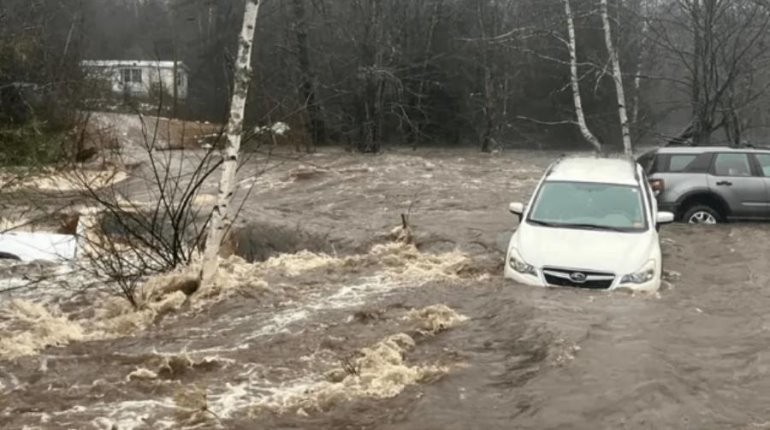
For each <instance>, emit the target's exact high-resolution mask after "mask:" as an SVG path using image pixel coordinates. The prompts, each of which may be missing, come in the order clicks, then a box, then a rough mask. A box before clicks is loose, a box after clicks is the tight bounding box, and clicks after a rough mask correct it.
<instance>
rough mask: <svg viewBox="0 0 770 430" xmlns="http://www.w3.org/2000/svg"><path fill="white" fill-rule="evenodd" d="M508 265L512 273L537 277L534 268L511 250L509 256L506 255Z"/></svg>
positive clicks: (514, 250) (516, 252)
mask: <svg viewBox="0 0 770 430" xmlns="http://www.w3.org/2000/svg"><path fill="white" fill-rule="evenodd" d="M508 265H509V266H510V267H511V269H513V270H514V271H516V272H518V273H521V274H522V275H533V276H537V271H536V270H535V267H534V266H532V265H531V264H528V263H527V262H525V261H524V259H523V258H521V255H520V254H519V252H518V251H516V249H513V248H512V249H511V251H510V253H509V255H508Z"/></svg>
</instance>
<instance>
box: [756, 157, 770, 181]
mask: <svg viewBox="0 0 770 430" xmlns="http://www.w3.org/2000/svg"><path fill="white" fill-rule="evenodd" d="M755 155H756V157H757V161H759V167H760V168H761V169H762V175H764V176H767V177H770V154H755Z"/></svg>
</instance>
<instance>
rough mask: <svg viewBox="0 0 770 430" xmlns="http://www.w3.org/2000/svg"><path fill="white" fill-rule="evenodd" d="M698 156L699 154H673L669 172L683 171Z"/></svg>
mask: <svg viewBox="0 0 770 430" xmlns="http://www.w3.org/2000/svg"><path fill="white" fill-rule="evenodd" d="M696 158H698V156H697V155H694V154H693V155H689V154H688V155H672V156H671V160H670V161H669V165H668V171H669V172H683V171H684V170H685V169H687V167H688V166H689V165H690V163H692V162H693V161H695V159H696Z"/></svg>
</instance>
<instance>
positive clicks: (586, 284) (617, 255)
mask: <svg viewBox="0 0 770 430" xmlns="http://www.w3.org/2000/svg"><path fill="white" fill-rule="evenodd" d="M510 211H511V212H512V213H514V214H516V215H518V216H519V219H520V223H519V227H518V229H517V230H516V232H515V233H514V234H513V236H512V237H511V241H510V244H509V245H508V254H507V256H506V264H505V277H506V278H509V279H513V280H515V281H517V282H519V283H522V284H527V285H535V286H554V287H578V288H590V289H600V290H614V289H618V288H628V289H631V290H640V291H650V292H653V291H656V290H657V289H658V288H659V287H660V279H661V272H662V268H661V267H662V265H661V252H660V243H659V238H658V227H659V226H660V225H662V224H667V223H671V222H673V221H674V214H672V213H669V212H658V205H657V202H656V201H655V198H654V196H653V192H652V189H651V188H650V185H649V183H648V181H647V178H646V175H645V172H644V170H643V169H642V167H641V166H639V165H638V164H636V162H634V161H630V160H625V159H611V158H566V159H563V160H560V161H557V162H555V163H554V164H552V165H551V166H550V167H549V168H548V170H547V172H546V173H545V176H544V177H543V179H542V180H541V181H540V183H539V184H538V187H537V189H536V191H535V193H534V195H533V197H532V199H531V200H530V203H529V204H528V205H526V206H525V205H524V204H522V203H511V204H510Z"/></svg>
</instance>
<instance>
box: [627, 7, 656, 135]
mask: <svg viewBox="0 0 770 430" xmlns="http://www.w3.org/2000/svg"><path fill="white" fill-rule="evenodd" d="M642 9H643V10H644V12H643V13H642V15H643V18H644V23H643V24H642V36H641V38H642V40H641V43H640V46H639V56H638V57H637V61H636V74H635V76H634V100H633V107H632V110H631V112H632V113H631V123H632V124H638V123H639V103H640V102H639V96H640V94H639V92H640V89H641V87H642V65H643V62H644V61H643V60H644V56H645V54H646V53H647V43H648V42H647V38H648V35H649V33H650V16H649V15H650V11H652V10H657V9H658V2H657V0H656V1H655V2H654V3H653V4H652V5H650V4H648V2H643V4H642Z"/></svg>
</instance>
